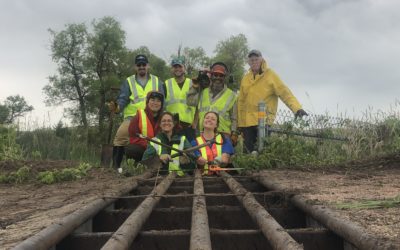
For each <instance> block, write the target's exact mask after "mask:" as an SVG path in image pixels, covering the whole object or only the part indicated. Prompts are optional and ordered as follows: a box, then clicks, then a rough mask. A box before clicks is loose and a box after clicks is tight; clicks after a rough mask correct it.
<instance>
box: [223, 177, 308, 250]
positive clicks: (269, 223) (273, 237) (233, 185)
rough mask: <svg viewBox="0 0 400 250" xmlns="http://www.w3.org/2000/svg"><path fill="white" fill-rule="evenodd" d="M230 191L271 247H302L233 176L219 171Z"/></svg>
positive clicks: (278, 248) (279, 249)
mask: <svg viewBox="0 0 400 250" xmlns="http://www.w3.org/2000/svg"><path fill="white" fill-rule="evenodd" d="M220 175H221V176H222V177H223V179H224V181H225V182H226V184H227V185H228V186H229V188H230V189H231V191H232V192H233V193H235V194H237V196H236V198H237V199H238V200H239V201H240V202H241V203H242V204H243V206H244V207H245V208H246V210H247V212H248V213H249V215H250V216H251V218H252V219H253V221H254V222H256V223H257V225H258V226H259V227H260V229H261V231H262V233H263V234H264V236H265V237H266V238H267V239H268V240H269V242H270V243H271V246H272V247H273V249H276V250H281V249H289V250H291V249H304V248H303V246H302V245H300V244H299V243H297V242H296V241H295V240H294V239H293V238H292V237H291V236H290V235H289V234H288V233H286V232H285V229H283V228H282V227H281V225H279V223H278V222H277V221H276V220H275V219H274V218H273V217H272V216H271V215H270V214H269V213H268V212H267V211H266V210H265V209H264V207H263V206H261V205H260V203H258V202H257V200H256V199H255V198H254V195H253V194H252V193H251V192H248V191H247V190H246V189H244V188H243V187H242V186H241V185H240V184H239V183H238V182H237V181H236V180H235V179H234V178H230V177H231V176H230V175H229V174H228V173H225V172H224V171H221V172H220Z"/></svg>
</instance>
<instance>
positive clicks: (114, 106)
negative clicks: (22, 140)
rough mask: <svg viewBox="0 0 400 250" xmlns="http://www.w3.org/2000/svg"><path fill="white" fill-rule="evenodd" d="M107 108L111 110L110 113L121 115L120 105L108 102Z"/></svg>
mask: <svg viewBox="0 0 400 250" xmlns="http://www.w3.org/2000/svg"><path fill="white" fill-rule="evenodd" d="M107 106H108V109H109V110H110V112H113V113H119V111H120V110H119V106H118V103H116V102H114V101H111V102H108V103H107Z"/></svg>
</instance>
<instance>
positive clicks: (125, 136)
mask: <svg viewBox="0 0 400 250" xmlns="http://www.w3.org/2000/svg"><path fill="white" fill-rule="evenodd" d="M130 122H131V120H130V119H125V120H124V121H123V122H122V123H121V125H120V126H119V128H118V130H117V133H116V134H115V137H114V142H113V144H114V146H126V145H129V131H128V128H129V124H130Z"/></svg>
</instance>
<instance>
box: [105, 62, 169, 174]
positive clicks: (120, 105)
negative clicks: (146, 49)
mask: <svg viewBox="0 0 400 250" xmlns="http://www.w3.org/2000/svg"><path fill="white" fill-rule="evenodd" d="M134 69H135V72H136V74H135V75H131V76H129V77H128V78H127V79H126V80H125V81H124V82H123V83H122V86H121V90H120V94H119V96H118V99H117V101H116V102H111V103H110V104H109V108H110V111H111V112H115V113H120V112H122V113H123V116H124V121H123V122H122V123H121V125H120V126H119V128H118V130H117V133H116V135H115V137H114V142H113V145H114V147H113V167H114V168H119V167H120V165H121V162H122V159H123V157H124V147H125V146H127V145H128V144H129V133H128V127H129V123H130V120H131V119H132V117H133V116H135V115H136V112H137V110H138V109H144V108H145V107H146V95H147V94H148V93H149V92H150V91H159V92H161V93H162V94H163V95H164V94H165V91H164V86H163V85H164V83H163V82H162V81H161V80H160V79H159V78H158V77H157V76H155V75H152V74H150V72H149V70H150V64H149V61H148V59H147V57H146V56H145V55H137V56H136V57H135V66H134Z"/></svg>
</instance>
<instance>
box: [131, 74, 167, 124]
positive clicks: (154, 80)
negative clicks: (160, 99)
mask: <svg viewBox="0 0 400 250" xmlns="http://www.w3.org/2000/svg"><path fill="white" fill-rule="evenodd" d="M127 81H128V85H129V89H130V90H131V96H129V99H130V102H129V103H128V105H126V107H125V108H124V118H126V117H128V116H134V115H136V112H137V110H138V109H144V108H145V107H146V95H147V93H149V92H150V91H154V90H156V91H159V89H158V77H157V76H154V75H150V77H149V80H148V81H147V83H146V86H145V87H144V89H143V87H142V85H140V84H139V83H138V82H137V81H136V77H135V75H132V76H130V77H128V78H127Z"/></svg>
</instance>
